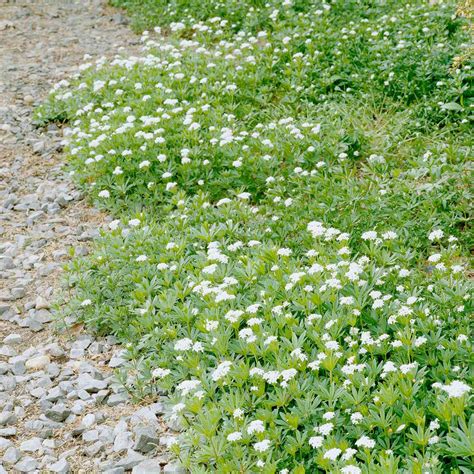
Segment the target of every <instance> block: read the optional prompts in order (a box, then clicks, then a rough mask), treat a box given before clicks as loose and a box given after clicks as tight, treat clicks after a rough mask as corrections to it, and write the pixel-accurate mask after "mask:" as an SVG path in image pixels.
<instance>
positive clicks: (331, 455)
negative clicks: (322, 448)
mask: <svg viewBox="0 0 474 474" xmlns="http://www.w3.org/2000/svg"><path fill="white" fill-rule="evenodd" d="M341 452H342V451H341V450H340V449H339V448H332V449H329V450H327V451H326V452H325V453H324V456H323V458H324V459H329V460H330V461H335V460H336V459H337V458H338V456H339V454H341Z"/></svg>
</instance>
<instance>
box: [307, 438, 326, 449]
mask: <svg viewBox="0 0 474 474" xmlns="http://www.w3.org/2000/svg"><path fill="white" fill-rule="evenodd" d="M323 441H324V438H323V437H322V436H312V437H311V438H309V445H310V446H311V447H312V448H315V449H316V448H320V447H321V446H322V445H323Z"/></svg>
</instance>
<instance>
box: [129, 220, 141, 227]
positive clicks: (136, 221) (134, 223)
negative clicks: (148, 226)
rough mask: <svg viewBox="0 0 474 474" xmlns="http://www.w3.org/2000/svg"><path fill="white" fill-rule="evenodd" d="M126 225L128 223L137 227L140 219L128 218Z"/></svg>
mask: <svg viewBox="0 0 474 474" xmlns="http://www.w3.org/2000/svg"><path fill="white" fill-rule="evenodd" d="M128 225H129V226H130V227H137V226H139V225H140V219H130V220H129V221H128Z"/></svg>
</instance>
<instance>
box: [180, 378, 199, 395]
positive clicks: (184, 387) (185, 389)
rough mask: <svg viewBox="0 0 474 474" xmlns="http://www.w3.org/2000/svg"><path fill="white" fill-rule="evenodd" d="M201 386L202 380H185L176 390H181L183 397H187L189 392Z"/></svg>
mask: <svg viewBox="0 0 474 474" xmlns="http://www.w3.org/2000/svg"><path fill="white" fill-rule="evenodd" d="M200 385H201V381H200V380H184V381H183V382H181V383H180V384H179V385H178V386H177V387H176V390H179V391H180V392H181V395H183V396H186V395H188V393H189V392H191V391H193V390H194V389H196V388H197V387H199V386H200Z"/></svg>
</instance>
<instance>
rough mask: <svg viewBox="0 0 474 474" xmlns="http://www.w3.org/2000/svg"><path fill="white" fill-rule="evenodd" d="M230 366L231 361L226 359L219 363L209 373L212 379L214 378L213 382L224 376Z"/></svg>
mask: <svg viewBox="0 0 474 474" xmlns="http://www.w3.org/2000/svg"><path fill="white" fill-rule="evenodd" d="M231 366H232V362H230V361H228V360H226V361H224V362H222V363H220V364H219V365H218V366H217V368H216V369H215V370H214V371H213V372H212V374H211V378H212V380H214V382H217V381H218V380H220V379H222V378H224V377H225V376H226V375H227V374H228V373H229V371H230V368H231Z"/></svg>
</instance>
